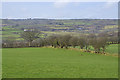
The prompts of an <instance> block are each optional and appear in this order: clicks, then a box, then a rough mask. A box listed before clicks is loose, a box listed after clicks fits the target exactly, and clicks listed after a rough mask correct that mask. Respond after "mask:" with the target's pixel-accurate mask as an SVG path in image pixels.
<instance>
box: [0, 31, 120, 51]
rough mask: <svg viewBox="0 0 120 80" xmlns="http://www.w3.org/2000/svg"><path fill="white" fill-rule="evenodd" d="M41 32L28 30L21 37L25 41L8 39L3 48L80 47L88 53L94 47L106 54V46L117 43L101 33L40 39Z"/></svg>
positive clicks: (55, 35)
mask: <svg viewBox="0 0 120 80" xmlns="http://www.w3.org/2000/svg"><path fill="white" fill-rule="evenodd" d="M40 34H41V33H40V31H38V30H34V29H28V30H26V31H24V32H23V33H21V37H22V38H23V39H24V40H21V41H17V40H15V39H14V38H13V37H8V39H6V40H4V41H3V42H2V47H3V48H17V47H43V46H52V47H54V48H66V49H68V48H69V47H73V48H75V47H78V46H79V47H80V49H85V50H86V51H87V52H89V51H90V48H91V47H93V48H94V51H95V53H105V49H106V46H107V45H109V44H110V42H111V41H112V43H113V42H114V43H115V42H116V43H118V41H117V38H116V39H115V40H114V39H113V38H111V37H109V35H108V34H106V33H100V34H98V35H95V34H89V35H83V34H82V35H80V36H72V35H70V34H65V35H57V34H54V35H51V36H48V37H39V36H40Z"/></svg>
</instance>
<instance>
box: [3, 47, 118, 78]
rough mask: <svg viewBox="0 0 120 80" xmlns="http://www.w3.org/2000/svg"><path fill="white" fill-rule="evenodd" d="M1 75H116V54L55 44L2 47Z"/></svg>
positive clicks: (98, 76) (108, 76) (95, 76)
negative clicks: (104, 53)
mask: <svg viewBox="0 0 120 80" xmlns="http://www.w3.org/2000/svg"><path fill="white" fill-rule="evenodd" d="M2 51H3V54H2V56H3V57H2V58H3V65H2V67H3V74H2V76H3V78H117V77H118V58H117V57H115V56H105V55H100V54H90V53H85V52H80V51H75V50H66V49H54V48H5V49H2Z"/></svg>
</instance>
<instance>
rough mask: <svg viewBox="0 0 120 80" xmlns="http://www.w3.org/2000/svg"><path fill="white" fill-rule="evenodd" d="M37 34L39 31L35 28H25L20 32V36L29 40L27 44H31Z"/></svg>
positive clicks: (37, 36)
mask: <svg viewBox="0 0 120 80" xmlns="http://www.w3.org/2000/svg"><path fill="white" fill-rule="evenodd" d="M39 35H40V31H38V30H36V29H27V30H25V31H24V32H23V33H22V34H21V37H22V38H23V39H24V40H26V41H27V42H29V46H31V43H32V41H33V40H35V39H37V38H39Z"/></svg>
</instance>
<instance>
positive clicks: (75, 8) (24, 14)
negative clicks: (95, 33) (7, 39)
mask: <svg viewBox="0 0 120 80" xmlns="http://www.w3.org/2000/svg"><path fill="white" fill-rule="evenodd" d="M2 18H20V19H21V18H47V19H48V18H49V19H86V18H89V19H111V18H112V19H116V18H118V3H117V2H3V3H2Z"/></svg>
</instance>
